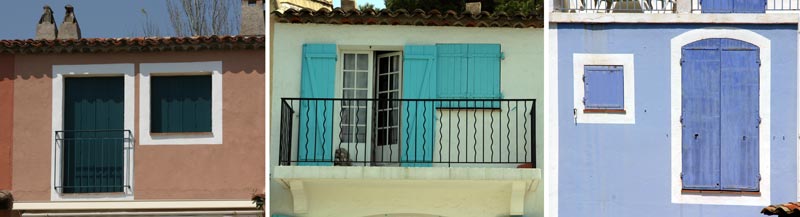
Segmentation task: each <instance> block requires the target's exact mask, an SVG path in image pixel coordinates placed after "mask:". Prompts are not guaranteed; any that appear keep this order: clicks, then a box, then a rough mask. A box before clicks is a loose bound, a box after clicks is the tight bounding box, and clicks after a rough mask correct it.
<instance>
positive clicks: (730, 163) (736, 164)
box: [720, 39, 760, 191]
mask: <svg viewBox="0 0 800 217" xmlns="http://www.w3.org/2000/svg"><path fill="white" fill-rule="evenodd" d="M721 43H722V44H721V47H722V51H721V55H722V57H721V68H722V75H721V80H722V81H721V85H720V86H721V89H722V102H721V108H722V109H721V110H722V116H721V118H722V120H721V122H720V125H721V126H722V133H721V134H722V137H721V145H720V149H721V150H720V155H721V156H720V158H721V159H722V161H721V167H722V169H721V175H720V182H721V183H720V185H721V188H722V190H731V191H758V182H759V173H758V138H759V137H758V127H759V124H760V123H759V114H758V100H759V96H758V90H759V77H758V76H759V71H758V69H759V50H758V47H756V46H754V45H752V44H749V43H747V42H743V41H739V40H733V39H722V40H721Z"/></svg>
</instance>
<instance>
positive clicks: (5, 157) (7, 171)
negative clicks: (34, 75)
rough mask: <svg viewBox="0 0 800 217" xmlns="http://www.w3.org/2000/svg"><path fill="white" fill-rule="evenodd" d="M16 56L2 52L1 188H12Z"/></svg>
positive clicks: (0, 87) (0, 85)
mask: <svg viewBox="0 0 800 217" xmlns="http://www.w3.org/2000/svg"><path fill="white" fill-rule="evenodd" d="M13 78H14V56H13V55H10V54H0V190H9V189H11V174H12V164H11V163H12V160H11V159H12V155H11V154H12V150H13V149H12V146H11V144H12V143H13V137H12V135H13V134H14V127H13V120H14V79H13Z"/></svg>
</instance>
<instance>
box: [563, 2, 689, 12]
mask: <svg viewBox="0 0 800 217" xmlns="http://www.w3.org/2000/svg"><path fill="white" fill-rule="evenodd" d="M675 2H676V0H555V1H554V4H553V7H554V8H553V9H554V11H555V12H565V13H674V12H675V9H676V7H675Z"/></svg>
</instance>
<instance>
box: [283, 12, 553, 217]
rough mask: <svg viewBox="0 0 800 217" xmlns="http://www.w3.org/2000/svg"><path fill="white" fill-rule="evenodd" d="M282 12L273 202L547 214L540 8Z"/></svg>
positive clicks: (355, 209) (322, 212) (356, 209)
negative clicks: (518, 11)
mask: <svg viewBox="0 0 800 217" xmlns="http://www.w3.org/2000/svg"><path fill="white" fill-rule="evenodd" d="M272 17H273V19H274V21H275V24H274V25H275V26H274V32H273V34H274V40H275V42H276V43H275V44H274V46H273V47H272V49H273V50H272V53H273V61H274V63H275V64H273V67H272V70H271V71H272V84H271V87H272V89H271V97H272V101H271V102H270V104H271V105H272V106H271V109H272V112H271V114H270V115H271V123H270V136H271V141H270V142H269V144H270V147H269V151H270V153H271V154H270V159H271V161H270V162H269V163H270V176H269V178H270V189H271V190H270V197H269V198H270V200H269V202H270V207H271V212H272V214H275V215H287V216H523V215H524V216H542V215H543V211H542V208H543V203H544V202H543V199H544V195H543V194H542V192H543V191H542V187H541V186H542V174H541V169H539V168H540V166H541V165H542V163H543V162H542V153H543V152H542V145H541V144H542V137H541V135H542V128H541V126H542V115H543V113H542V108H543V105H542V104H541V101H538V100H539V99H541V97H542V91H543V89H542V83H543V62H542V60H543V51H544V50H543V37H544V31H543V29H542V24H543V22H542V19H541V18H540V17H535V16H522V15H519V16H508V15H504V14H489V13H481V14H466V15H465V14H459V13H455V12H452V11H447V12H438V11H431V12H421V11H420V12H416V11H415V12H407V11H404V10H401V11H380V12H378V11H371V10H369V11H345V10H339V9H336V10H333V11H316V12H312V11H308V10H301V11H296V10H287V11H285V12H273V13H272Z"/></svg>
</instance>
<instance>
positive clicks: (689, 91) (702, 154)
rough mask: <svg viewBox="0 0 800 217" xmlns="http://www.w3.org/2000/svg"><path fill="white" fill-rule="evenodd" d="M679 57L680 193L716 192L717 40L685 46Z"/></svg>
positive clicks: (718, 120)
mask: <svg viewBox="0 0 800 217" xmlns="http://www.w3.org/2000/svg"><path fill="white" fill-rule="evenodd" d="M682 54H683V55H682V60H681V65H682V67H681V69H682V71H681V86H682V87H681V91H682V98H681V103H682V105H681V107H682V108H681V109H682V114H681V123H682V125H683V129H682V137H683V141H682V142H683V146H682V158H683V159H682V160H683V161H682V162H683V163H682V174H681V176H682V180H683V189H691V190H719V189H720V188H719V181H720V153H719V147H720V86H719V84H720V82H719V81H720V59H719V57H720V51H719V40H718V39H711V40H703V41H698V42H694V43H691V44H688V45H686V46H684V47H683V50H682Z"/></svg>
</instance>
